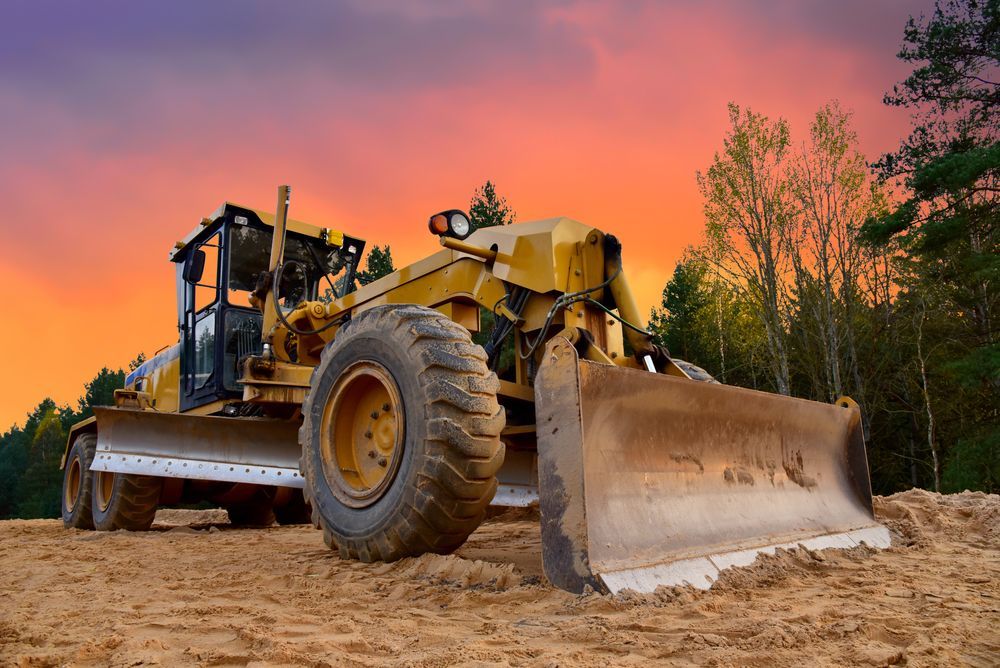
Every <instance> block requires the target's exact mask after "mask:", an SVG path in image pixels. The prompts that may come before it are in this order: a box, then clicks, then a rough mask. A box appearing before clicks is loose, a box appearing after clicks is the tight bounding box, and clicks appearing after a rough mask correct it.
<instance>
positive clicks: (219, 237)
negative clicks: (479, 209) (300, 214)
mask: <svg viewBox="0 0 1000 668" xmlns="http://www.w3.org/2000/svg"><path fill="white" fill-rule="evenodd" d="M273 231H274V227H273V216H271V215H270V214H266V213H264V212H261V211H256V210H254V209H248V208H245V207H241V206H238V205H235V204H230V203H228V202H227V203H226V204H224V205H222V206H221V207H220V208H219V209H218V210H217V211H216V212H215V213H214V214H213V215H212V217H211V218H206V219H205V220H203V221H202V225H201V226H200V227H199V228H198V229H196V230H195V231H194V232H192V233H191V234H190V235H189V236H188V238H187V239H186V240H184V241H181V242H178V243H177V247H176V248H175V249H174V251H173V253H172V255H171V260H173V262H175V263H176V264H177V326H178V330H179V332H180V348H181V349H180V388H179V393H180V397H179V398H180V410H181V411H186V410H190V409H193V408H197V407H199V406H203V405H205V404H208V403H211V402H213V401H217V400H220V399H240V398H242V397H243V386H242V384H241V383H239V378H240V368H239V365H240V362H241V361H242V360H243V359H244V358H245V357H246V356H247V355H255V354H260V353H261V351H262V345H263V344H262V342H261V323H262V314H261V312H260V310H259V309H257V308H255V307H254V306H252V305H251V303H250V295H251V293H252V292H253V291H254V289H255V288H256V287H257V285H258V280H269V278H268V274H267V270H268V265H269V259H270V251H271V239H272V234H273ZM363 250H364V242H363V241H361V240H360V239H353V238H350V237H346V236H344V235H343V234H341V233H339V232H335V231H332V230H326V229H323V228H319V227H314V226H312V225H306V224H305V223H300V222H298V221H289V224H288V232H287V234H286V239H285V252H284V261H285V267H286V268H285V271H284V272H282V275H281V285H280V286H278V298H279V299H278V302H277V304H278V307H279V308H281V309H282V310H283V311H284V312H286V313H287V312H289V311H291V310H292V309H294V308H295V307H296V306H297V305H298V304H300V303H301V302H303V301H314V300H320V301H331V300H333V299H336V298H339V297H343V296H344V295H346V294H348V293H350V292H353V291H354V290H355V288H356V286H355V273H356V270H357V264H358V260H359V259H360V257H361V253H362V251H363ZM262 277H263V278H262ZM286 352H288V353H289V356H290V358H291V359H295V351H294V350H290V351H286Z"/></svg>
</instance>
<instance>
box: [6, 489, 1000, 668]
mask: <svg viewBox="0 0 1000 668" xmlns="http://www.w3.org/2000/svg"><path fill="white" fill-rule="evenodd" d="M877 509H878V513H879V516H880V518H882V520H883V521H884V522H886V523H887V524H888V525H889V526H890V528H891V529H892V530H893V531H894V532H895V534H896V535H895V546H894V547H893V548H891V549H889V550H887V551H885V552H880V553H872V552H870V551H867V550H865V549H856V550H854V551H852V552H849V553H845V552H834V551H825V552H822V553H807V552H805V551H802V550H796V551H793V552H779V554H778V555H776V556H773V557H764V558H761V559H759V560H758V561H757V562H756V563H755V564H754V565H753V566H751V567H749V568H746V569H740V570H735V571H730V572H729V573H728V574H727V575H726V576H725V577H724V578H723V579H722V580H720V582H719V583H717V584H716V585H715V586H714V587H713V588H712V589H711V590H710V591H707V592H698V591H694V590H688V589H676V588H675V589H670V590H664V589H662V588H661V590H660V591H659V592H658V593H657V594H655V595H649V596H635V595H619V596H616V597H610V596H601V595H597V594H590V595H584V596H574V595H571V594H567V593H565V592H562V591H559V590H556V589H553V588H552V587H550V586H548V585H547V584H545V582H544V579H543V578H542V577H541V559H540V554H539V539H538V524H537V522H534V521H531V520H530V519H529V520H525V519H524V518H523V516H522V517H521V518H518V517H517V516H516V515H515V516H511V515H508V516H505V517H499V518H496V519H493V520H490V521H488V522H487V523H486V524H484V525H483V526H482V528H481V529H480V530H479V531H478V532H477V533H476V534H474V535H473V537H472V538H471V539H470V540H469V542H468V543H467V544H466V546H465V547H463V548H462V550H460V551H459V552H458V553H457V554H456V555H452V556H449V557H438V556H427V557H422V558H419V559H410V560H406V561H403V562H400V563H397V564H392V565H387V564H375V565H370V564H359V563H352V562H342V561H340V560H339V559H338V558H337V557H336V555H335V553H331V552H330V551H328V550H326V549H325V548H324V546H323V543H322V540H321V538H320V535H319V533H318V532H315V531H313V530H312V529H311V528H308V527H275V528H271V529H263V530H248V529H230V528H229V527H228V526H227V525H226V523H225V515H224V513H221V512H219V511H200V512H193V511H161V513H160V515H158V518H157V524H156V525H154V528H155V529H157V530H155V531H151V532H147V533H128V532H116V533H96V532H83V531H66V530H63V529H62V527H61V524H60V523H59V522H56V521H47V520H44V521H43V520H39V521H10V522H0V664H2V665H5V666H6V665H14V666H50V665H53V666H54V665H80V666H91V665H95V666H96V665H100V666H104V665H110V666H135V665H145V664H159V665H168V666H173V665H295V666H300V665H306V666H326V665H333V666H340V665H358V666H374V665H378V666H381V665H413V666H447V665H456V664H464V665H494V664H509V665H543V666H556V665H559V666H576V665H682V664H691V663H695V664H701V665H767V666H771V665H817V664H818V665H824V664H825V665H845V664H873V665H886V664H908V665H960V664H968V665H981V666H987V665H998V664H1000V550H998V547H1000V497H998V496H995V495H994V496H988V495H984V494H972V493H965V494H959V495H953V496H938V495H935V494H930V493H927V492H922V491H911V492H906V493H904V494H898V495H895V496H892V497H888V498H882V499H878V501H877Z"/></svg>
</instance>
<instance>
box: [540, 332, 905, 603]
mask: <svg viewBox="0 0 1000 668" xmlns="http://www.w3.org/2000/svg"><path fill="white" fill-rule="evenodd" d="M535 396H536V400H535V401H536V406H535V408H536V424H537V435H538V459H539V490H540V509H541V517H542V542H543V555H542V556H543V564H544V568H545V574H546V576H547V577H548V578H549V580H550V581H551V582H552V583H553V584H555V585H556V586H559V587H561V588H563V589H567V590H569V591H573V592H579V591H582V590H583V588H584V587H585V586H586V585H590V586H591V587H593V588H595V589H597V590H601V591H612V592H614V591H619V590H622V589H634V590H637V591H652V590H654V589H655V588H656V587H657V586H659V585H682V584H690V585H693V586H696V587H700V588H707V587H709V586H711V584H712V582H713V581H714V580H715V579H716V578H717V577H718V575H719V572H720V571H721V570H723V569H725V568H728V567H730V566H738V565H747V564H749V563H752V562H753V560H754V559H755V558H756V555H757V554H758V553H760V552H773V551H774V550H775V549H776V548H778V547H795V546H797V545H799V544H802V545H805V546H806V547H809V548H813V549H818V548H824V547H853V546H855V545H858V544H859V543H861V542H864V543H867V544H869V545H871V546H873V547H887V546H888V544H889V534H888V531H887V530H886V529H885V528H884V527H882V526H881V525H879V524H878V523H876V522H875V520H874V514H873V511H872V498H871V486H870V482H869V478H868V464H867V460H866V456H865V445H864V439H863V437H862V434H861V425H860V412H859V411H858V409H857V407H856V406H853V405H851V406H847V407H842V406H834V405H828V404H822V403H818V402H813V401H806V400H802V399H794V398H790V397H784V396H779V395H774V394H768V393H765V392H757V391H753V390H747V389H743V388H737V387H731V386H726V385H718V384H713V383H702V382H697V381H693V380H689V379H684V378H678V377H674V376H667V375H662V374H655V373H649V372H646V371H639V370H635V369H627V368H620V367H614V366H610V365H605V364H596V363H593V362H588V361H585V360H579V359H578V356H577V353H576V350H575V349H574V348H573V346H572V345H571V344H570V343H569V342H568V341H566V340H565V339H562V338H560V337H556V338H554V339H553V340H552V341H551V342H550V343H549V344H548V346H547V348H546V351H545V357H544V359H543V362H542V365H541V367H540V369H539V373H538V376H537V378H536V380H535Z"/></svg>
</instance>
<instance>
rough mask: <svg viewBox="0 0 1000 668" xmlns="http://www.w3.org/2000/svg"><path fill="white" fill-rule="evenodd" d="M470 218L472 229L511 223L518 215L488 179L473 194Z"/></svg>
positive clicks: (470, 204)
mask: <svg viewBox="0 0 1000 668" xmlns="http://www.w3.org/2000/svg"><path fill="white" fill-rule="evenodd" d="M469 218H470V222H471V223H472V229H473V230H478V229H479V228H481V227H495V226H497V225H510V224H511V223H513V222H514V221H515V219H516V215H515V214H514V210H513V209H511V207H510V206H509V205H508V204H507V200H506V199H504V198H503V197H501V196H500V195H498V194H497V191H496V187H495V186H494V185H493V182H492V181H487V182H486V183H484V184H483V185H482V187H480V188H477V189H476V191H475V192H474V193H473V194H472V201H471V202H469Z"/></svg>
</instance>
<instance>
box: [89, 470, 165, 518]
mask: <svg viewBox="0 0 1000 668" xmlns="http://www.w3.org/2000/svg"><path fill="white" fill-rule="evenodd" d="M93 478H94V481H93V488H94V489H93V515H94V527H95V528H96V529H97V530H98V531H116V530H118V529H126V530H128V531H146V530H148V529H149V527H150V526H152V525H153V518H154V517H155V516H156V507H157V505H158V504H159V502H160V490H161V488H162V487H163V478H157V477H154V476H148V475H133V474H128V473H111V472H109V471H94V476H93Z"/></svg>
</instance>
